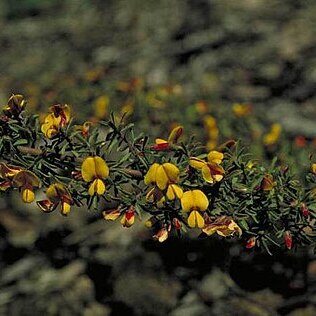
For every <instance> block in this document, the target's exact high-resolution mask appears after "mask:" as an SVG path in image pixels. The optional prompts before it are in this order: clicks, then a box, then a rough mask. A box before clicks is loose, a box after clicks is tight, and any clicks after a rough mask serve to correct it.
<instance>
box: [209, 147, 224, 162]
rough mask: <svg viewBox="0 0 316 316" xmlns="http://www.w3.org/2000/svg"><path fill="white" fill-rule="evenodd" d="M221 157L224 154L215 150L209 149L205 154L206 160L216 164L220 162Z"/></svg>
mask: <svg viewBox="0 0 316 316" xmlns="http://www.w3.org/2000/svg"><path fill="white" fill-rule="evenodd" d="M223 158H224V154H223V153H221V152H219V151H216V150H213V151H210V152H209V154H208V155H207V160H208V161H209V162H211V163H216V164H220V163H221V162H222V160H223Z"/></svg>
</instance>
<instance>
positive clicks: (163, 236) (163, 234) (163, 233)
mask: <svg viewBox="0 0 316 316" xmlns="http://www.w3.org/2000/svg"><path fill="white" fill-rule="evenodd" d="M168 235H169V234H168V230H167V229H166V228H165V227H163V228H161V229H159V230H158V232H157V233H156V234H155V235H153V238H154V239H155V240H158V241H159V242H164V241H166V240H167V239H168Z"/></svg>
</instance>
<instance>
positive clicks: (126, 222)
mask: <svg viewBox="0 0 316 316" xmlns="http://www.w3.org/2000/svg"><path fill="white" fill-rule="evenodd" d="M134 223H135V210H134V208H132V207H131V208H129V209H128V210H127V211H126V212H125V213H124V215H123V217H122V218H121V224H122V225H123V227H131V226H132V225H134Z"/></svg>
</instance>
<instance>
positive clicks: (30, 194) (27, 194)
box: [22, 188, 35, 203]
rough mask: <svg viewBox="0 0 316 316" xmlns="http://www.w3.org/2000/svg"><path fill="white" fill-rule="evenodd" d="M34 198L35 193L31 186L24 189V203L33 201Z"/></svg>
mask: <svg viewBox="0 0 316 316" xmlns="http://www.w3.org/2000/svg"><path fill="white" fill-rule="evenodd" d="M34 199H35V194H34V191H33V190H32V189H31V188H23V189H22V200H23V202H24V203H32V202H33V201H34Z"/></svg>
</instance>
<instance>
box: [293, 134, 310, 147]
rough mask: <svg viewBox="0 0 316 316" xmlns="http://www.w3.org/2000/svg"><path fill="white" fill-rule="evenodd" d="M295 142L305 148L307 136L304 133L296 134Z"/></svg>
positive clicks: (297, 145)
mask: <svg viewBox="0 0 316 316" xmlns="http://www.w3.org/2000/svg"><path fill="white" fill-rule="evenodd" d="M294 144H295V146H296V147H299V148H304V147H306V146H307V141H306V138H305V137H304V136H303V135H299V136H296V137H295V139H294Z"/></svg>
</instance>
